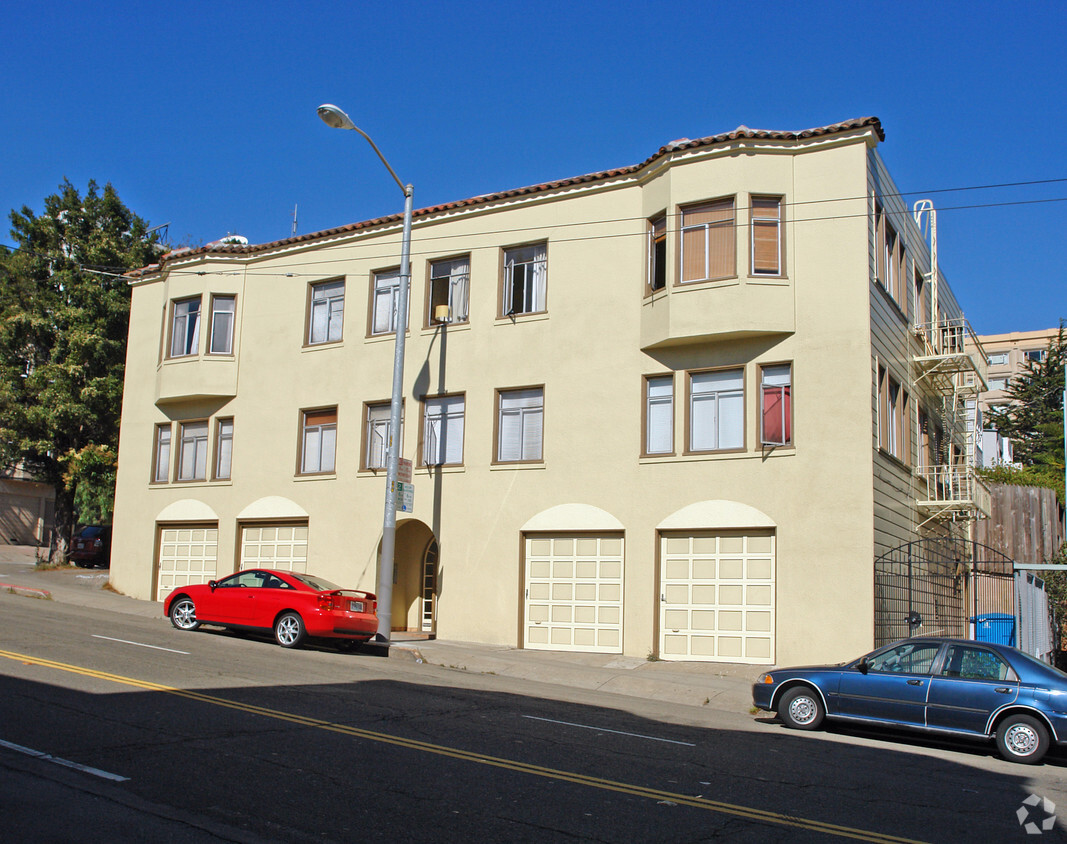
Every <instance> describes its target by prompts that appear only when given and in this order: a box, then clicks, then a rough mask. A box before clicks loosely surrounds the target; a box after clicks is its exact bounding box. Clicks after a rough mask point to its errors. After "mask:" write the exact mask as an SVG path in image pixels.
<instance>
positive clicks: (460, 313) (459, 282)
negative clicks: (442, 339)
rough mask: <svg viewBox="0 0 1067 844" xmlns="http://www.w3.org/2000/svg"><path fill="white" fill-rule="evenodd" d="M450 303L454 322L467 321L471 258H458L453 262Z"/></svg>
mask: <svg viewBox="0 0 1067 844" xmlns="http://www.w3.org/2000/svg"><path fill="white" fill-rule="evenodd" d="M450 275H451V278H450V280H449V285H450V287H451V290H450V291H449V296H448V304H449V306H450V307H451V309H452V321H453V322H466V321H467V308H468V306H467V301H468V296H469V295H470V278H471V262H470V258H457V259H456V260H455V261H453V262H452V271H451V273H450Z"/></svg>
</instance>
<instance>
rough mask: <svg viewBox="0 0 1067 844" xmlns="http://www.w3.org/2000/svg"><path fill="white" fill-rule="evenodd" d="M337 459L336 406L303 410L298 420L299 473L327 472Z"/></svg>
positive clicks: (332, 469)
mask: <svg viewBox="0 0 1067 844" xmlns="http://www.w3.org/2000/svg"><path fill="white" fill-rule="evenodd" d="M336 459H337V408H336V407H324V408H321V409H319V410H305V411H303V412H302V413H301V421H300V474H302V475H315V474H329V473H331V472H333V471H334V468H335V464H336Z"/></svg>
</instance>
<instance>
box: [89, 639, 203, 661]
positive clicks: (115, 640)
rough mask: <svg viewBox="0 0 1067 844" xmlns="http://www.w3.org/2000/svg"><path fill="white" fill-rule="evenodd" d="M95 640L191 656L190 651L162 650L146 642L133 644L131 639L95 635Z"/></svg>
mask: <svg viewBox="0 0 1067 844" xmlns="http://www.w3.org/2000/svg"><path fill="white" fill-rule="evenodd" d="M93 638H94V639H106V640H107V641H109V642H122V644H124V645H137V647H139V648H152V650H155V651H166V652H167V653H172V654H184V655H185V656H189V651H176V650H174V649H173V648H161V647H159V645H146V644H145V643H144V642H131V641H130V640H129V639H112V638H111V637H110V636H97V635H96V634H95V633H94V634H93Z"/></svg>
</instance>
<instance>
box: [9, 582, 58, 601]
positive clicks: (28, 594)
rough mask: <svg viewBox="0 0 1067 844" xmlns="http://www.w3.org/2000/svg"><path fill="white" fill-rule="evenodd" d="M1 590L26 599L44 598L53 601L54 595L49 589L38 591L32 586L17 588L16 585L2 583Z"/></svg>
mask: <svg viewBox="0 0 1067 844" xmlns="http://www.w3.org/2000/svg"><path fill="white" fill-rule="evenodd" d="M0 589H2V590H3V591H5V592H10V593H11V594H13V595H22V596H23V597H24V598H43V599H44V600H46V601H51V600H52V593H51V592H49V591H48V590H47V589H36V588H34V587H32V586H16V585H15V584H14V583H0Z"/></svg>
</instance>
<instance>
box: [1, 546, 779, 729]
mask: <svg viewBox="0 0 1067 844" xmlns="http://www.w3.org/2000/svg"><path fill="white" fill-rule="evenodd" d="M35 550H36V549H34V548H32V547H26V546H11V545H3V546H0V591H4V592H14V593H15V594H19V595H23V596H25V597H26V598H27V599H35V598H36V599H39V600H53V601H58V602H60V603H76V604H79V605H80V606H85V607H92V608H94V609H102V610H107V611H109V612H120V613H126V614H129V615H139V616H142V617H145V618H158V619H162V617H163V606H162V604H159V603H157V602H155V601H142V600H138V599H135V598H129V597H127V596H125V595H119V594H117V593H115V592H111V591H110V590H108V589H106V588H104V587H105V586H106V584H107V582H108V573H107V571H106V570H101V569H79V568H73V567H64V568H59V569H51V570H43V569H38V568H37V566H36V559H35ZM368 647H371V646H368ZM380 652H387V654H388V656H390V657H393V658H402V659H410V660H413V661H416V662H422V663H428V664H431V665H437V666H441V667H444V668H452V669H456V670H462V671H469V672H471V673H475V674H495V675H500V676H502V677H510V678H517V679H524V680H533V681H536V682H540V683H550V684H554V685H558V686H567V687H571V688H575V689H587V690H590V691H602V692H609V693H613V694H620V695H629V696H633V697H640V698H644V699H646V700H656V701H662V702H665V703H678V704H683V705H687V706H698V707H707V708H711V709H716V710H721V711H727V712H736V713H745V712H748V710H749V708H750V707H751V706H752V692H751V688H752V682H753V681H754V680H755V679H756V677H757V676H759V674H760V673H761V671H762V670H763V668H761V667H759V666H752V665H735V664H732V663H709V662H665V661H659V660H647V659H641V658H639V657H631V656H621V655H619V654H587V653H569V652H566V651H538V650H523V649H520V648H514V647H509V646H507V645H486V644H481V643H476V642H454V641H447V640H443V639H422V638H414V637H411V636H408V635H406V634H403V633H395V634H393V642H392V643H391V646H390V647H389V648H388V649H381V651H380Z"/></svg>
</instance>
